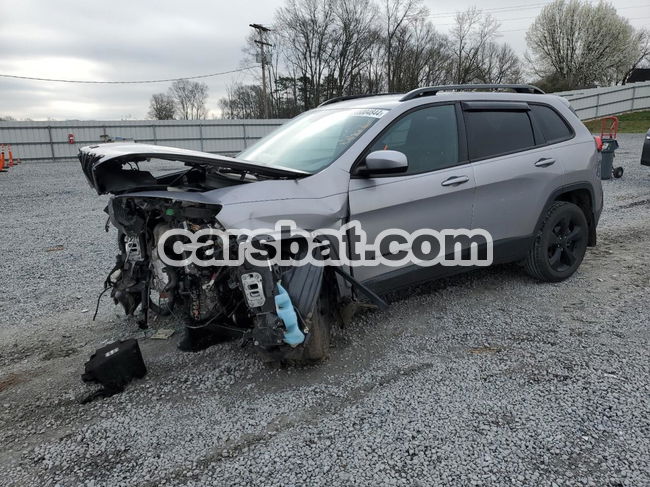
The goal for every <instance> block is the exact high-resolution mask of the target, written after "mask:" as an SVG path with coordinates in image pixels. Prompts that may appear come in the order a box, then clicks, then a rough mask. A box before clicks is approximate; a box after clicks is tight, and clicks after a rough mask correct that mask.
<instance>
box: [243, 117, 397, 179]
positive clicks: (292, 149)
mask: <svg viewBox="0 0 650 487" xmlns="http://www.w3.org/2000/svg"><path fill="white" fill-rule="evenodd" d="M387 111H388V110H382V109H377V108H371V109H369V108H362V109H359V108H350V109H339V110H316V111H311V112H307V113H305V114H304V115H301V116H299V117H297V118H296V119H294V120H292V121H291V122H289V123H287V124H286V125H283V126H282V127H280V128H279V129H278V130H276V131H275V132H273V133H272V134H270V135H268V136H267V137H264V138H263V139H262V140H260V141H259V142H257V143H256V144H255V145H252V146H251V147H249V148H248V149H246V150H245V151H244V152H242V153H241V154H239V155H238V156H237V158H238V159H243V160H245V161H249V162H255V163H257V164H262V165H266V166H278V167H283V168H288V169H299V170H301V171H306V172H309V173H316V172H318V171H320V170H321V169H323V168H325V167H327V166H329V165H330V164H331V163H332V162H334V161H335V160H336V159H337V158H338V157H339V156H340V155H341V154H343V152H345V151H346V150H347V149H348V148H349V147H350V146H351V145H352V144H353V143H354V141H356V140H357V139H358V138H359V137H360V136H361V135H362V134H363V133H364V132H365V131H366V130H368V129H369V128H370V127H371V126H372V125H373V124H374V123H375V122H376V121H377V120H379V119H380V118H381V117H382V116H383V115H384V114H386V112H387Z"/></svg>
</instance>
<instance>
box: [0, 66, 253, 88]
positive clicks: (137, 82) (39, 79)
mask: <svg viewBox="0 0 650 487" xmlns="http://www.w3.org/2000/svg"><path fill="white" fill-rule="evenodd" d="M257 67H258V65H254V66H246V67H245V68H239V69H232V70H230V71H221V72H220V73H210V74H199V75H197V76H183V77H181V78H167V79H148V80H135V81H88V80H79V79H54V78H36V77H33V76H18V75H15V74H0V77H1V78H12V79H24V80H31V81H51V82H55V83H83V84H98V85H100V84H101V85H134V84H145V83H167V82H169V81H178V80H181V79H201V78H211V77H213V76H222V75H224V74H231V73H239V72H241V71H246V70H247V69H253V68H257Z"/></svg>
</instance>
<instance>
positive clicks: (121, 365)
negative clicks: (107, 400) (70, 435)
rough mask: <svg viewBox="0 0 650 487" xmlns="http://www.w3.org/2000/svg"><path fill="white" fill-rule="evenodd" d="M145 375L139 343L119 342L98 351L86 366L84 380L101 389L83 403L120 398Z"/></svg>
mask: <svg viewBox="0 0 650 487" xmlns="http://www.w3.org/2000/svg"><path fill="white" fill-rule="evenodd" d="M146 373H147V367H146V366H145V364H144V360H143V359H142V353H141V352H140V345H139V344H138V341H137V340H135V339H133V338H131V339H128V340H120V341H117V342H113V343H110V344H108V345H106V346H104V347H102V348H99V349H97V351H96V352H95V353H93V354H92V355H91V356H90V360H88V362H86V365H85V372H84V373H83V374H82V375H81V379H82V380H83V381H84V382H90V383H97V384H100V385H101V386H102V388H101V389H99V390H98V391H94V392H92V393H90V394H88V395H87V396H85V397H84V398H83V399H81V403H82V404H86V403H88V402H90V401H92V400H94V399H97V398H99V397H110V396H112V395H114V394H118V393H120V392H122V391H123V390H124V388H125V387H126V385H127V384H128V383H129V382H131V381H132V380H133V379H135V378H137V379H140V378H142V377H144V376H145V375H146Z"/></svg>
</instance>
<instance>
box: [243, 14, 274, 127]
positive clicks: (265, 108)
mask: <svg viewBox="0 0 650 487" xmlns="http://www.w3.org/2000/svg"><path fill="white" fill-rule="evenodd" d="M248 25H249V26H250V27H252V28H253V29H255V30H256V31H257V33H258V34H259V36H260V38H259V39H258V40H255V44H257V45H258V46H260V59H261V61H262V98H263V100H262V108H263V113H264V118H269V104H268V97H267V95H266V56H265V55H264V46H269V47H271V46H272V44H269V43H268V42H264V33H265V32H271V29H269V28H268V27H264V26H263V25H261V24H248Z"/></svg>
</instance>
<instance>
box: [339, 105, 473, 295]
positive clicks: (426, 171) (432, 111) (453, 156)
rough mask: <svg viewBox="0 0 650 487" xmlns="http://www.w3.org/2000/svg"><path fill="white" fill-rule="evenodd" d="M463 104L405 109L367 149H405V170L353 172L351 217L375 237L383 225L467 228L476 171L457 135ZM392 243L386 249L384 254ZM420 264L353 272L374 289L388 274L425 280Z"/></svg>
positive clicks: (401, 279) (406, 279)
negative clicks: (357, 174)
mask: <svg viewBox="0 0 650 487" xmlns="http://www.w3.org/2000/svg"><path fill="white" fill-rule="evenodd" d="M460 123H461V120H460V107H459V106H457V105H456V104H444V105H432V106H425V107H422V108H418V109H416V110H413V111H411V112H408V113H406V114H405V115H403V116H402V117H400V118H399V119H398V120H396V121H395V122H394V123H392V124H391V125H390V126H389V127H388V128H387V129H386V130H385V131H384V132H383V133H382V134H381V135H380V136H379V137H378V138H377V139H376V140H375V141H374V142H373V143H372V144H371V146H370V147H368V149H367V151H366V153H369V152H372V151H375V150H386V149H390V150H397V151H400V152H403V153H404V154H406V156H407V159H408V164H409V167H408V171H407V172H406V173H404V174H399V175H390V176H378V177H355V176H354V175H353V176H352V179H351V180H350V193H349V195H350V196H349V202H350V220H358V221H359V222H360V224H361V228H362V229H363V231H364V232H365V233H366V235H367V238H368V242H373V241H374V240H375V238H376V237H377V235H378V234H379V233H380V232H381V231H382V230H385V229H389V228H398V229H400V230H406V231H407V232H413V231H416V230H420V229H423V228H430V229H434V230H443V229H457V228H469V225H470V224H471V220H472V204H473V192H474V174H473V171H472V168H471V166H470V165H469V164H468V161H467V157H466V148H465V145H464V142H465V139H464V136H462V135H461V136H459V128H460V129H461V131H460V134H462V126H460V125H459V124H460ZM387 253H388V249H383V251H382V254H384V255H386V254H387ZM418 270H423V269H422V268H418V267H417V266H407V267H405V268H395V267H391V266H372V267H370V266H364V267H356V268H354V270H353V271H354V275H355V277H356V278H357V279H359V280H360V281H365V282H367V283H368V284H369V285H371V286H373V287H375V288H376V289H380V288H382V282H383V283H385V278H386V277H387V275H388V274H390V275H391V277H393V278H395V279H396V281H398V282H396V284H401V283H404V284H406V283H408V282H413V281H417V280H421V278H420V276H418V274H419V273H418V272H417V271H418Z"/></svg>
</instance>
